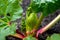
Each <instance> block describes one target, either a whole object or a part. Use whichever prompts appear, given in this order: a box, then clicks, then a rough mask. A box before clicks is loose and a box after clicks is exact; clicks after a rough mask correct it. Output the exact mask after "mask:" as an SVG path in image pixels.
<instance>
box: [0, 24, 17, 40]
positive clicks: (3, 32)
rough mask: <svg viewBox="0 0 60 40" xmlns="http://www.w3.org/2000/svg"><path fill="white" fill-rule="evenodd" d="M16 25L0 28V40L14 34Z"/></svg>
mask: <svg viewBox="0 0 60 40" xmlns="http://www.w3.org/2000/svg"><path fill="white" fill-rule="evenodd" d="M15 31H16V24H12V25H11V26H4V27H0V39H1V40H5V37H6V36H8V35H12V34H15Z"/></svg>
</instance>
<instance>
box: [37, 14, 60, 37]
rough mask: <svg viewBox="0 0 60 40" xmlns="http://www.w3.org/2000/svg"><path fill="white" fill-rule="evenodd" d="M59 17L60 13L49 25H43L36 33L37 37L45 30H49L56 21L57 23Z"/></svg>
mask: <svg viewBox="0 0 60 40" xmlns="http://www.w3.org/2000/svg"><path fill="white" fill-rule="evenodd" d="M59 19H60V14H59V15H58V16H57V17H56V18H55V19H54V20H52V21H51V22H50V23H49V24H48V25H46V26H45V27H43V28H41V29H40V30H38V31H37V34H36V37H38V34H42V33H44V32H45V31H47V30H48V29H49V28H51V27H52V26H53V25H54V24H55V23H57V21H58V20H59Z"/></svg>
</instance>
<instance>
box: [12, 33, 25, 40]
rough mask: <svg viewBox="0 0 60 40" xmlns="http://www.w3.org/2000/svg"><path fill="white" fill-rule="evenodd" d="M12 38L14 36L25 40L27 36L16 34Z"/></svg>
mask: <svg viewBox="0 0 60 40" xmlns="http://www.w3.org/2000/svg"><path fill="white" fill-rule="evenodd" d="M12 36H14V37H17V38H20V39H23V38H25V36H23V35H21V34H18V33H17V34H14V35H12Z"/></svg>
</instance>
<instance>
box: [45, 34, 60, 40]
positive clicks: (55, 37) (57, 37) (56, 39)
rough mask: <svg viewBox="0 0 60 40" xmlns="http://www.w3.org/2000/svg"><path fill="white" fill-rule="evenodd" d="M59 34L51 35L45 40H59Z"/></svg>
mask: <svg viewBox="0 0 60 40" xmlns="http://www.w3.org/2000/svg"><path fill="white" fill-rule="evenodd" d="M59 39H60V34H53V35H52V36H51V37H47V39H46V40H59Z"/></svg>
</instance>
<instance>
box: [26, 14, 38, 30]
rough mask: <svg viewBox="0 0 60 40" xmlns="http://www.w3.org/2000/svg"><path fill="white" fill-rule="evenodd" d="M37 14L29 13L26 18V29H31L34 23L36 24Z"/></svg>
mask: <svg viewBox="0 0 60 40" xmlns="http://www.w3.org/2000/svg"><path fill="white" fill-rule="evenodd" d="M37 20H38V19H37V15H36V13H31V14H30V15H29V16H28V17H27V18H26V29H28V30H29V29H30V30H32V29H33V28H34V27H35V26H36V24H37Z"/></svg>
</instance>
